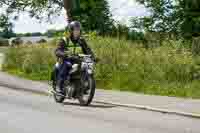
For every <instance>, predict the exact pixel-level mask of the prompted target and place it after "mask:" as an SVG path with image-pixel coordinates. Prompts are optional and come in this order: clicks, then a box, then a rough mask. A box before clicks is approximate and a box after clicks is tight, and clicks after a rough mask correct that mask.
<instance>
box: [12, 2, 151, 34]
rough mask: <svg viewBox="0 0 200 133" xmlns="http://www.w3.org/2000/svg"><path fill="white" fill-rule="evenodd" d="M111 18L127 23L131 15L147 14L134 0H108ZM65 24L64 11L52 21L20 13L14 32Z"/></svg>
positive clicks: (42, 30)
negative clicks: (42, 20) (40, 20)
mask: <svg viewBox="0 0 200 133" xmlns="http://www.w3.org/2000/svg"><path fill="white" fill-rule="evenodd" d="M108 2H109V4H110V10H111V13H112V14H113V18H114V19H115V20H118V21H120V22H122V23H126V24H128V22H129V20H130V18H131V17H134V16H136V17H137V16H145V15H148V12H147V10H146V9H145V7H144V6H143V5H140V4H138V3H136V2H135V1H134V0H117V1H116V0H108ZM66 24H67V22H66V15H65V11H64V10H63V11H62V12H61V14H60V16H55V17H54V18H53V19H52V23H49V22H45V21H44V22H38V20H36V19H34V18H30V17H29V15H28V13H21V14H20V16H19V19H18V20H17V21H15V22H14V25H15V26H14V31H15V32H16V33H26V32H45V31H47V30H48V29H62V28H63V27H65V26H66Z"/></svg>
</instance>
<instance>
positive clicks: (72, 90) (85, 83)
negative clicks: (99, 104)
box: [51, 54, 96, 106]
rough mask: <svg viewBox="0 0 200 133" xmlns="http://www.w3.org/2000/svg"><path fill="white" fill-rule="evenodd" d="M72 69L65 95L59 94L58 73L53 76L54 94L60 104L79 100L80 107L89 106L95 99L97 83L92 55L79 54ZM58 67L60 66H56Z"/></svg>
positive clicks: (66, 83) (65, 84) (65, 85)
mask: <svg viewBox="0 0 200 133" xmlns="http://www.w3.org/2000/svg"><path fill="white" fill-rule="evenodd" d="M74 56H75V57H76V61H75V63H73V66H72V69H71V70H70V72H69V74H70V75H69V77H70V78H69V79H68V80H67V81H65V82H64V93H63V94H60V93H57V89H59V87H58V85H57V79H56V72H55V71H54V72H53V73H52V75H51V82H52V94H53V96H54V99H55V101H56V102H58V103H63V101H64V100H65V99H73V100H76V99H78V101H79V103H80V105H82V106H88V105H89V104H90V103H91V102H92V100H93V97H94V94H95V89H96V83H95V79H94V65H95V62H94V61H93V60H92V58H91V55H84V54H78V55H74ZM56 65H58V64H56Z"/></svg>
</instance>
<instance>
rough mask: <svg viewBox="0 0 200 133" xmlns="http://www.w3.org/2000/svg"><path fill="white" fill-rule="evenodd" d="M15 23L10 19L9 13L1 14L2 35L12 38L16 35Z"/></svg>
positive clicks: (0, 30) (0, 35)
mask: <svg viewBox="0 0 200 133" xmlns="http://www.w3.org/2000/svg"><path fill="white" fill-rule="evenodd" d="M12 28H13V24H12V23H11V22H10V21H9V18H8V16H7V15H4V14H1V16H0V37H3V38H10V37H13V36H15V34H14V33H13V30H12Z"/></svg>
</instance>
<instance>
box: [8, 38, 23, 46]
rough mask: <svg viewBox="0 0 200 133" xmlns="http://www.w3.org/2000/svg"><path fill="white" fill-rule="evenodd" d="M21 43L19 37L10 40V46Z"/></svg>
mask: <svg viewBox="0 0 200 133" xmlns="http://www.w3.org/2000/svg"><path fill="white" fill-rule="evenodd" d="M21 44H23V40H22V39H21V38H19V37H18V38H15V39H13V40H12V41H11V46H19V45H21Z"/></svg>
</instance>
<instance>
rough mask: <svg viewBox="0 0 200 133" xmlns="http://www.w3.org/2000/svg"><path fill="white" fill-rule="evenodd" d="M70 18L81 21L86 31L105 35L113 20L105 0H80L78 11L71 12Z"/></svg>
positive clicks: (109, 29)
mask: <svg viewBox="0 0 200 133" xmlns="http://www.w3.org/2000/svg"><path fill="white" fill-rule="evenodd" d="M72 16H73V17H72V18H73V19H75V20H79V21H81V23H82V25H83V27H84V28H85V30H86V31H94V30H95V31H97V32H98V33H100V34H101V35H105V34H106V33H109V32H110V31H111V28H112V25H113V20H112V19H111V13H110V10H109V5H108V2H107V1H106V0H99V1H95V0H90V1H88V0H82V1H81V2H80V9H79V10H75V11H73V12H72Z"/></svg>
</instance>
